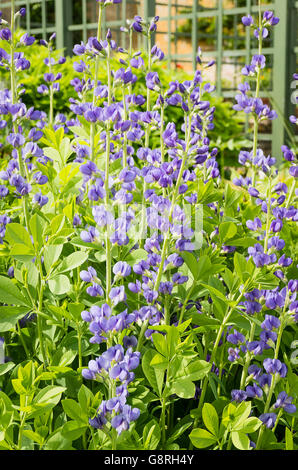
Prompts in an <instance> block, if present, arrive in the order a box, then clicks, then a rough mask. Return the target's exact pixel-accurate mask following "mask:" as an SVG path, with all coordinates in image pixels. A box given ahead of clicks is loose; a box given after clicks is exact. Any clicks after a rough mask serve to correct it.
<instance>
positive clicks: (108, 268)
mask: <svg viewBox="0 0 298 470" xmlns="http://www.w3.org/2000/svg"><path fill="white" fill-rule="evenodd" d="M107 50H108V52H107V73H108V106H110V105H111V102H112V86H111V47H110V44H108V47H107ZM110 144H111V135H110V123H109V122H108V125H107V129H106V160H105V181H104V188H105V193H106V194H105V205H106V210H108V209H109V167H110ZM111 269H112V256H111V242H110V238H109V229H108V226H107V228H106V302H107V303H108V304H110V298H109V293H110V290H111V283H112V273H111Z"/></svg>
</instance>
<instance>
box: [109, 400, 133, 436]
mask: <svg viewBox="0 0 298 470" xmlns="http://www.w3.org/2000/svg"><path fill="white" fill-rule="evenodd" d="M139 416H140V410H139V409H138V408H132V407H131V406H129V405H124V406H123V409H122V411H121V413H120V414H118V415H116V416H114V418H112V421H111V425H112V427H113V428H114V429H116V431H117V434H118V436H119V435H120V434H121V433H122V432H123V431H126V430H127V429H129V425H130V423H131V422H132V421H136V420H137V419H138V417H139Z"/></svg>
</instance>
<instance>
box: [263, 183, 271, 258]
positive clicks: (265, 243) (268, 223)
mask: <svg viewBox="0 0 298 470" xmlns="http://www.w3.org/2000/svg"><path fill="white" fill-rule="evenodd" d="M268 181H269V187H268V204H267V221H266V235H265V240H264V253H267V251H268V240H269V234H270V214H271V177H270V176H269V177H268Z"/></svg>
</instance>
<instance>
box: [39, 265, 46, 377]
mask: <svg viewBox="0 0 298 470" xmlns="http://www.w3.org/2000/svg"><path fill="white" fill-rule="evenodd" d="M37 260H38V268H39V278H40V290H39V298H38V312H37V331H38V338H39V344H40V349H41V354H42V357H43V362H44V367H45V368H46V367H47V365H48V359H47V354H46V350H45V345H44V340H43V331H42V330H43V318H42V315H41V313H42V308H43V306H42V305H43V294H44V289H45V280H44V277H43V272H42V264H41V260H40V256H37Z"/></svg>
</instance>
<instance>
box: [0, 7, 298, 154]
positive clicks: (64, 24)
mask: <svg viewBox="0 0 298 470" xmlns="http://www.w3.org/2000/svg"><path fill="white" fill-rule="evenodd" d="M263 3H264V5H263V7H262V9H263V10H265V9H267V10H274V12H275V14H276V15H277V16H279V17H280V19H281V21H280V24H279V25H278V28H276V29H275V31H274V34H273V37H272V39H271V40H268V41H265V44H264V49H263V53H264V54H265V55H266V56H267V59H268V63H269V64H270V65H271V67H272V72H273V73H272V80H271V81H270V82H268V87H267V90H266V91H264V92H263V94H262V95H261V96H263V97H267V98H268V96H269V97H270V98H271V99H272V100H273V102H274V104H275V105H276V106H277V107H278V111H279V114H280V116H279V118H278V119H277V120H275V121H274V122H273V124H272V127H267V128H264V129H263V132H262V133H261V139H262V140H263V141H266V142H267V143H270V142H271V141H272V153H273V155H275V156H277V157H280V154H281V152H280V147H281V145H282V144H283V143H284V142H285V138H286V135H285V128H284V125H283V118H282V116H285V117H286V118H287V116H288V115H289V114H293V113H294V109H293V108H294V105H293V104H291V99H290V98H291V93H293V87H294V86H295V84H294V85H293V79H292V75H293V73H294V72H295V71H296V60H297V52H298V46H297V11H298V1H297V0H272V1H270V0H263ZM16 4H17V6H25V7H26V8H27V15H26V18H25V20H24V23H23V24H21V26H23V27H24V28H26V29H27V30H28V31H30V33H31V34H34V35H36V36H37V37H44V38H47V37H49V35H50V34H52V33H53V32H54V31H55V32H56V34H57V47H58V48H63V47H64V48H65V49H66V52H67V53H71V51H72V46H73V44H74V43H76V42H79V41H80V40H83V41H86V39H87V38H88V36H90V35H92V34H94V33H95V31H96V27H97V24H96V2H95V0H17V1H16ZM9 6H10V2H9V1H7V0H0V7H1V9H5V8H9ZM160 11H161V12H162V14H160V25H161V27H162V29H161V31H158V34H157V35H156V40H157V42H158V41H159V40H162V44H163V50H164V52H165V54H166V56H167V61H168V65H169V67H174V66H177V65H179V64H181V65H182V66H183V65H184V64H188V65H190V64H192V65H193V66H195V54H196V51H197V46H198V44H199V43H200V44H202V48H203V49H204V50H205V48H204V45H206V44H207V45H208V44H209V45H210V46H211V47H207V50H205V52H204V58H205V60H209V59H210V58H211V57H212V58H215V59H216V73H215V76H214V81H215V82H216V83H215V84H216V88H217V93H218V94H219V95H221V96H224V97H225V98H233V97H234V96H235V92H236V88H237V83H236V81H233V80H232V82H231V83H230V84H229V86H226V80H225V67H226V66H227V65H233V66H234V67H235V70H239V68H241V66H242V65H243V64H244V63H246V62H249V60H250V56H251V55H252V54H254V53H257V43H256V41H254V39H252V38H251V36H250V33H249V31H248V29H246V30H245V29H244V28H242V29H241V24H240V21H241V17H242V16H244V15H247V14H254V13H257V11H258V0H208V1H207V0H194V1H192V2H191V1H187V0H184V1H183V0H175V1H173V0H167V1H166V0H156V1H155V0H138V1H134V0H123V1H122V4H121V5H113V6H110V7H108V8H107V9H106V11H105V17H104V18H103V25H104V30H106V29H107V27H110V28H111V29H112V31H113V33H114V37H115V39H116V41H117V42H118V43H120V44H121V45H122V46H125V44H124V41H125V40H126V37H125V35H124V34H122V33H121V32H120V26H122V25H123V24H124V18H125V17H127V16H130V15H131V16H134V15H135V14H141V15H143V16H144V17H145V18H147V19H148V18H151V17H153V16H155V14H159V12H160ZM206 19H209V22H208V24H210V25H211V30H210V31H208V30H204V29H202V27H201V26H202V25H204V24H206ZM239 24H240V27H239ZM181 39H183V40H184V41H186V43H187V42H188V44H189V47H187V48H186V50H185V51H183V53H181V52H179V41H181ZM141 40H142V36H140V35H136V37H135V43H134V45H135V47H141V45H142V44H141ZM208 49H209V50H208ZM235 76H236V74H235ZM248 126H249V123H247V125H246V128H247V129H248Z"/></svg>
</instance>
